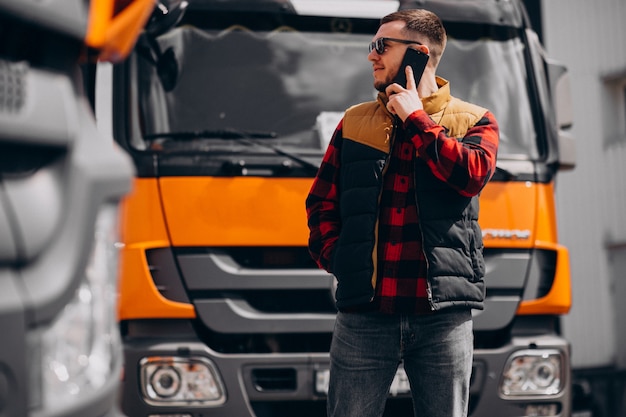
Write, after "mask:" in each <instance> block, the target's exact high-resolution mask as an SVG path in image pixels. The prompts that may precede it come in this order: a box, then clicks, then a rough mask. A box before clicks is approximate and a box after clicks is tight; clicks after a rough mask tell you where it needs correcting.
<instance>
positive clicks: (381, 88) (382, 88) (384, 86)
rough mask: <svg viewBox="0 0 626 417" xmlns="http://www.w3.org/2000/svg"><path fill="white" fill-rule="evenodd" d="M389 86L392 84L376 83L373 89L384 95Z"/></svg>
mask: <svg viewBox="0 0 626 417" xmlns="http://www.w3.org/2000/svg"><path fill="white" fill-rule="evenodd" d="M391 84H392V83H391V81H382V82H377V83H374V88H375V89H376V90H378V91H380V92H381V93H384V92H385V90H386V89H387V87H389V86H390V85H391Z"/></svg>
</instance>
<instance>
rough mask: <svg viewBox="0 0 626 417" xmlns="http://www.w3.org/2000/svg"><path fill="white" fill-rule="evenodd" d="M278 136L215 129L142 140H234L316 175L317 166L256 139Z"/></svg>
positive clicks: (160, 134) (156, 136)
mask: <svg viewBox="0 0 626 417" xmlns="http://www.w3.org/2000/svg"><path fill="white" fill-rule="evenodd" d="M277 137H278V135H277V134H276V132H264V131H248V130H239V129H215V130H198V131H193V132H165V133H151V134H149V135H144V139H147V140H154V139H177V140H181V139H182V140H190V139H200V138H218V139H236V140H237V141H238V142H241V143H246V144H249V145H256V146H261V147H264V148H267V149H271V150H272V151H273V152H274V153H275V154H277V155H281V156H284V157H286V158H289V159H291V160H292V161H294V162H297V163H299V164H300V165H301V166H302V167H304V168H305V169H307V170H308V171H310V172H311V173H313V174H315V173H317V170H318V169H319V166H318V165H317V164H314V163H312V162H309V161H307V160H306V159H302V158H300V157H299V156H298V155H296V154H294V153H291V152H288V151H286V150H284V149H282V148H280V147H278V146H275V145H270V144H268V143H264V142H259V141H257V140H256V139H276V138H277Z"/></svg>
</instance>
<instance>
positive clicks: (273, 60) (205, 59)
mask: <svg viewBox="0 0 626 417" xmlns="http://www.w3.org/2000/svg"><path fill="white" fill-rule="evenodd" d="M310 26H312V27H313V28H314V29H313V30H311V27H310ZM318 27H324V26H323V25H317V26H316V25H308V26H307V30H298V29H295V28H294V27H293V26H288V25H280V26H277V27H275V28H273V29H272V30H259V29H254V30H253V29H251V28H250V27H248V26H245V25H240V24H232V25H230V26H228V27H225V28H220V29H216V30H212V29H205V28H199V27H197V26H195V25H191V24H187V25H182V26H180V27H178V28H175V29H173V30H171V31H169V32H168V33H166V34H164V35H161V36H160V37H158V38H157V39H155V40H154V41H153V42H152V45H151V46H150V42H147V41H146V40H145V39H144V40H143V41H142V42H140V43H139V45H138V48H137V51H138V53H137V54H135V57H134V59H135V60H136V63H137V67H136V68H137V71H136V77H137V78H138V83H137V88H138V90H137V94H138V95H137V97H138V100H139V106H138V107H139V109H138V117H137V120H140V122H138V125H140V126H141V127H140V130H141V133H140V134H139V133H138V134H137V136H141V137H142V139H141V140H139V138H135V140H134V141H131V142H132V143H134V144H135V146H136V147H137V148H146V147H149V146H150V138H154V137H160V138H161V139H160V140H161V141H163V140H165V139H164V138H167V141H168V142H170V143H169V144H168V145H169V149H172V148H171V147H172V146H175V147H177V146H180V147H181V149H182V148H186V149H187V150H189V149H188V147H190V146H193V144H192V143H191V142H192V141H190V140H188V135H187V136H185V134H183V135H179V136H177V135H176V133H178V132H186V133H189V132H209V131H220V130H229V129H237V130H238V131H253V132H271V133H272V134H273V135H275V138H272V139H271V140H270V141H271V142H272V143H273V144H274V145H275V146H280V147H281V149H288V150H289V152H292V153H293V152H297V153H300V154H308V155H314V154H320V155H321V153H322V152H323V151H324V150H325V148H326V145H327V143H328V141H329V140H330V137H331V135H332V132H333V131H334V129H335V127H336V126H337V123H338V121H339V120H340V118H341V116H342V114H343V111H344V110H345V109H346V108H348V107H349V106H351V105H353V104H356V103H359V102H362V101H368V100H372V99H373V98H374V97H375V96H376V91H375V90H374V88H373V86H372V80H373V78H372V67H371V64H370V63H369V62H368V61H367V46H368V43H369V42H370V41H371V38H372V34H373V33H375V29H376V26H375V25H374V26H372V28H373V29H372V31H371V32H368V33H354V32H350V31H345V30H344V31H341V30H338V31H332V30H328V31H323V30H317V28H318ZM363 32H365V31H363ZM439 75H440V76H442V77H444V78H446V79H447V80H449V81H450V83H451V89H452V94H453V95H455V96H457V97H459V98H462V99H465V100H468V101H471V102H473V103H476V104H479V105H482V106H484V107H486V108H488V109H490V110H491V111H492V112H493V113H494V114H495V116H496V118H497V119H498V121H499V124H500V128H501V147H500V151H499V157H500V158H507V157H508V158H515V159H520V158H524V159H535V158H537V157H538V150H537V143H536V134H535V128H534V125H533V120H532V117H531V114H532V112H531V108H530V102H529V98H528V92H527V80H526V70H525V64H524V53H523V45H522V43H521V41H520V40H519V39H518V38H516V37H507V38H506V39H498V40H495V39H491V38H489V37H480V38H478V39H455V38H451V39H449V41H448V46H447V48H446V52H445V54H444V58H443V60H442V62H441V64H440V67H439ZM135 131H137V130H135ZM168 133H169V135H168ZM195 136H197V138H196V139H197V140H198V141H205V142H206V141H210V140H213V141H214V143H213V144H212V145H211V146H213V147H215V146H217V147H220V146H221V147H226V146H230V149H233V150H235V149H236V148H235V147H232V145H228V144H227V142H228V141H226V140H224V138H223V137H222V138H220V137H214V138H212V137H210V135H209V136H207V137H202V135H195ZM183 138H187V139H184V140H183Z"/></svg>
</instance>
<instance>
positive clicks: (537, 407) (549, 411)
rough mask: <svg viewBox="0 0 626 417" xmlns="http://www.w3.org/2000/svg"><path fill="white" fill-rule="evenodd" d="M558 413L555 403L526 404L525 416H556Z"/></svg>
mask: <svg viewBox="0 0 626 417" xmlns="http://www.w3.org/2000/svg"><path fill="white" fill-rule="evenodd" d="M558 413H559V407H558V405H557V404H529V405H527V406H526V412H525V413H524V415H525V416H527V417H548V416H556V415H557V414H558Z"/></svg>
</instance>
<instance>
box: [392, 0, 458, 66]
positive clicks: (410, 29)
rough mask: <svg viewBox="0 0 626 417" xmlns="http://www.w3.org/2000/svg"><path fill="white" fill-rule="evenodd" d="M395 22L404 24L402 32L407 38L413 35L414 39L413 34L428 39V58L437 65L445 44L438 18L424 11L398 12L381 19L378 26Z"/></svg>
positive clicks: (445, 40)
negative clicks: (399, 21) (398, 21)
mask: <svg viewBox="0 0 626 417" xmlns="http://www.w3.org/2000/svg"><path fill="white" fill-rule="evenodd" d="M396 20H401V21H403V22H404V23H405V24H406V26H405V28H404V32H406V34H407V36H412V35H413V37H414V35H415V34H418V35H422V36H424V37H426V38H427V39H428V41H429V45H428V47H429V49H430V57H431V59H432V60H433V61H434V64H438V63H439V60H440V59H441V55H443V50H444V49H445V48H446V42H447V35H446V29H445V28H444V27H443V23H442V22H441V19H439V16H437V15H436V14H435V13H433V12H431V11H428V10H424V9H408V10H400V11H397V12H393V13H390V14H388V15H387V16H385V17H383V18H382V19H381V20H380V24H381V25H383V24H385V23H389V22H394V21H396Z"/></svg>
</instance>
